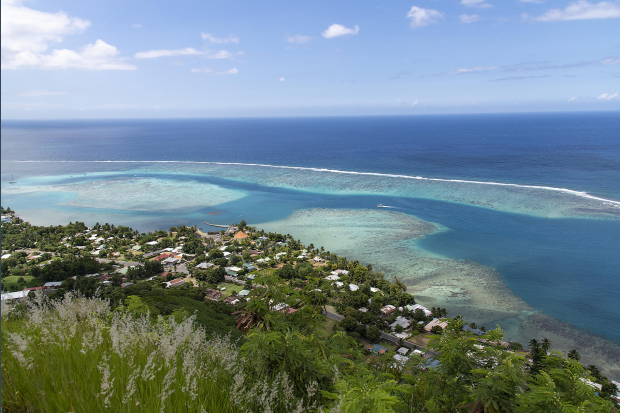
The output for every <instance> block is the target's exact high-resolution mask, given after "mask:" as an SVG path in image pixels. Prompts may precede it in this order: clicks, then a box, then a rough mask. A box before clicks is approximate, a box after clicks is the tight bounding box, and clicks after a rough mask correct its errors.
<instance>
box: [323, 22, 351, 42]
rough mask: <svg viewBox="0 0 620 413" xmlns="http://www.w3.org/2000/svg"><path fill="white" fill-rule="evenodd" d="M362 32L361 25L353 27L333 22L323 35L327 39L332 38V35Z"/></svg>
mask: <svg viewBox="0 0 620 413" xmlns="http://www.w3.org/2000/svg"><path fill="white" fill-rule="evenodd" d="M359 32H360V27H359V26H357V25H356V26H354V27H353V28H352V29H350V28H348V27H345V26H343V25H341V24H332V25H331V26H329V27H328V28H327V30H325V31H324V32H323V33H322V35H323V37H324V38H326V39H331V38H332V37H338V36H344V35H347V34H352V35H356V34H358V33H359Z"/></svg>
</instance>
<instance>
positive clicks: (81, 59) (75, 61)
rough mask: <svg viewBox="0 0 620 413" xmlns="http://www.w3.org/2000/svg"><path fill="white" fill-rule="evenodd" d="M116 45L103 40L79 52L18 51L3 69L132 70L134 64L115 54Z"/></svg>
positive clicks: (63, 50) (66, 50)
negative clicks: (42, 52) (41, 52)
mask: <svg viewBox="0 0 620 413" xmlns="http://www.w3.org/2000/svg"><path fill="white" fill-rule="evenodd" d="M117 55H118V50H117V49H116V47H114V46H112V45H109V44H107V43H106V42H104V41H103V40H100V39H99V40H97V41H96V42H95V43H94V44H87V45H86V46H84V47H82V50H81V51H80V52H76V51H74V50H68V49H61V50H56V49H55V50H54V51H53V52H52V53H50V54H46V55H44V54H39V53H32V52H20V53H18V54H17V55H16V56H14V58H13V59H12V60H11V61H10V62H7V63H4V62H3V64H2V68H3V69H17V68H26V67H30V68H41V69H87V70H134V69H137V67H136V66H134V65H131V64H129V63H124V62H122V61H121V60H120V59H119V58H117V57H116V56H117Z"/></svg>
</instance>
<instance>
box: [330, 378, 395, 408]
mask: <svg viewBox="0 0 620 413" xmlns="http://www.w3.org/2000/svg"><path fill="white" fill-rule="evenodd" d="M336 389H337V390H338V393H331V392H324V393H325V395H326V397H328V398H330V399H333V400H339V401H340V404H339V406H338V407H339V408H338V411H341V412H351V413H353V412H356V413H357V412H359V413H375V412H379V413H388V412H393V411H394V410H393V409H392V406H394V405H395V404H396V403H398V398H396V396H395V395H394V394H395V390H398V389H399V387H398V386H397V383H396V381H395V380H394V379H390V378H386V377H384V376H379V375H375V374H372V373H365V372H364V373H362V374H361V375H359V376H357V375H351V376H345V377H343V378H342V379H340V380H339V381H338V382H337V383H336Z"/></svg>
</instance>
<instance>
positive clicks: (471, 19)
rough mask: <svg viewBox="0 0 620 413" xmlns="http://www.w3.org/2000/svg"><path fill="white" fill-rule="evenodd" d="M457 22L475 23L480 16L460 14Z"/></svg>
mask: <svg viewBox="0 0 620 413" xmlns="http://www.w3.org/2000/svg"><path fill="white" fill-rule="evenodd" d="M459 20H460V21H461V23H476V22H477V21H480V16H478V15H477V14H461V15H460V16H459Z"/></svg>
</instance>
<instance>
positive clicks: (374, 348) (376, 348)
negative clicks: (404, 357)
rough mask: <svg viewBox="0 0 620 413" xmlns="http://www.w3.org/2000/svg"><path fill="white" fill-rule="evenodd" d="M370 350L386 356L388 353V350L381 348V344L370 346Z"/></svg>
mask: <svg viewBox="0 0 620 413" xmlns="http://www.w3.org/2000/svg"><path fill="white" fill-rule="evenodd" d="M368 350H370V351H372V352H373V353H379V354H385V353H386V352H387V348H386V347H383V346H380V345H379V344H375V345H373V346H370V348H369V349H368Z"/></svg>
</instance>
